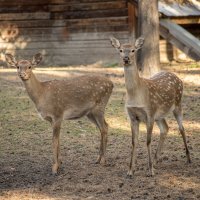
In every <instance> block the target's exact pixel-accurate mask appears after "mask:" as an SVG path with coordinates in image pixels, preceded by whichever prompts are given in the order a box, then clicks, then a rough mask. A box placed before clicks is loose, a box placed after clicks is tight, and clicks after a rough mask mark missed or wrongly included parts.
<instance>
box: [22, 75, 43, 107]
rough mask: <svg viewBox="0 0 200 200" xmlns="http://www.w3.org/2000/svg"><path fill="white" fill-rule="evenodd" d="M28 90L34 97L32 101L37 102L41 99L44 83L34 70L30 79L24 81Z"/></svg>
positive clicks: (31, 96)
mask: <svg viewBox="0 0 200 200" xmlns="http://www.w3.org/2000/svg"><path fill="white" fill-rule="evenodd" d="M23 83H24V85H25V87H26V90H27V92H28V94H29V96H30V98H31V99H32V101H33V102H34V103H35V104H37V103H38V101H39V98H40V96H41V94H42V84H41V82H40V81H38V79H37V78H36V77H35V75H34V74H33V72H31V76H30V78H29V79H28V80H25V81H23Z"/></svg>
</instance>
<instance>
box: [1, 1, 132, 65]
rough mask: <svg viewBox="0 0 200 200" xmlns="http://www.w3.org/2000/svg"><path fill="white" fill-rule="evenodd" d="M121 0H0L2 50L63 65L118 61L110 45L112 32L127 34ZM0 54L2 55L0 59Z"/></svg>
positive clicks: (125, 10)
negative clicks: (38, 55)
mask: <svg viewBox="0 0 200 200" xmlns="http://www.w3.org/2000/svg"><path fill="white" fill-rule="evenodd" d="M128 31H129V29H128V8H127V2H126V1H125V0H17V1H16V0H9V1H8V0H1V1H0V52H1V59H2V60H3V59H4V56H3V54H4V53H5V52H10V53H13V54H16V55H17V56H18V57H24V58H30V57H32V56H33V54H35V53H37V52H41V53H43V54H44V56H45V59H44V62H43V64H44V65H50V66H55V65H56V66H58V65H59V66H66V65H77V64H83V65H84V64H88V63H94V62H98V61H102V62H103V63H108V64H109V63H113V62H115V63H116V62H117V61H118V60H119V58H118V56H117V54H116V52H115V51H114V50H113V48H112V47H111V45H110V41H109V37H110V36H111V35H114V36H116V37H118V38H119V39H121V40H122V41H126V40H127V38H128ZM1 59H0V60H1Z"/></svg>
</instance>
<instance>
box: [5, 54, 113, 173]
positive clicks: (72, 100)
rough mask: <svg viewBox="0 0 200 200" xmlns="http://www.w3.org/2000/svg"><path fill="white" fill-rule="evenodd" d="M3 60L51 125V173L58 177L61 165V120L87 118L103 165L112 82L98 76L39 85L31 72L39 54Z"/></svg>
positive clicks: (39, 56) (10, 56)
mask: <svg viewBox="0 0 200 200" xmlns="http://www.w3.org/2000/svg"><path fill="white" fill-rule="evenodd" d="M5 57H6V62H7V63H8V64H9V65H11V66H14V67H16V68H17V72H18V76H19V77H20V78H21V80H22V82H23V83H24V85H25V87H26V90H27V92H28V95H29V97H30V98H31V99H32V101H33V102H34V104H35V106H36V108H37V111H38V112H39V114H40V115H41V116H42V118H43V119H45V120H47V121H49V122H50V123H51V125H52V128H53V160H54V164H53V166H52V173H53V174H57V171H58V168H59V166H60V164H61V159H60V141H59V135H60V127H61V123H62V121H63V119H67V120H73V119H78V118H80V117H83V116H87V117H88V119H89V120H90V121H91V122H93V123H94V124H95V125H96V126H97V127H98V128H99V130H100V132H101V142H100V152H99V157H98V159H97V163H102V164H104V163H105V151H106V145H107V132H108V125H107V123H106V121H105V118H104V111H105V107H106V105H107V103H108V100H109V97H110V95H111V93H112V89H113V83H112V82H111V81H110V80H108V79H107V78H105V77H103V76H97V75H83V76H80V77H75V78H69V79H67V80H53V81H46V82H40V81H39V80H38V79H37V78H36V77H35V75H34V73H33V71H32V69H33V67H34V66H36V65H38V64H39V63H40V61H41V60H42V55H41V54H40V53H38V54H36V55H35V56H34V57H33V59H32V61H29V60H19V61H17V60H16V59H15V57H13V56H12V55H11V54H6V55H5Z"/></svg>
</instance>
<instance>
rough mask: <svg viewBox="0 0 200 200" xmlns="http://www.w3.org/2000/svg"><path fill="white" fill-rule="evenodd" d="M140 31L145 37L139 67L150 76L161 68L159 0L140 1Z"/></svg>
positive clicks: (139, 54)
mask: <svg viewBox="0 0 200 200" xmlns="http://www.w3.org/2000/svg"><path fill="white" fill-rule="evenodd" d="M138 32H139V35H140V36H143V37H144V39H145V42H144V45H143V47H142V49H141V50H140V51H139V52H138V67H139V69H140V70H141V71H142V74H143V76H144V77H149V76H152V75H153V74H155V73H157V72H158V71H159V70H160V53H159V13H158V0H148V1H143V0H139V1H138Z"/></svg>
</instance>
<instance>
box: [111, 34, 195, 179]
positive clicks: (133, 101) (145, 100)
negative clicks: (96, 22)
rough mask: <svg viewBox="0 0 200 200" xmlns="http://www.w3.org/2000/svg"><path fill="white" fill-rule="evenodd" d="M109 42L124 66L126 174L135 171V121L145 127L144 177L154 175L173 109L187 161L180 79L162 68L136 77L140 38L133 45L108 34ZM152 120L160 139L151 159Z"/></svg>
mask: <svg viewBox="0 0 200 200" xmlns="http://www.w3.org/2000/svg"><path fill="white" fill-rule="evenodd" d="M110 41H111V44H112V46H113V47H114V48H115V49H116V50H117V51H118V52H119V55H120V60H121V62H122V65H123V68H124V77H125V87H126V102H125V107H126V111H127V114H128V117H129V119H130V126H131V132H132V150H131V159H130V164H129V170H128V172H127V176H128V177H130V178H131V177H133V174H134V172H135V168H136V161H137V155H136V148H137V145H138V135H139V124H140V123H141V122H144V123H145V125H146V130H147V141H146V144H147V151H148V168H149V172H148V176H154V175H155V172H154V164H156V163H157V162H158V159H159V157H160V154H161V151H162V148H163V144H164V141H165V139H166V136H167V133H168V130H169V127H168V124H167V122H166V119H165V118H166V115H167V114H168V113H169V112H173V114H174V117H175V119H176V121H177V123H178V127H179V131H180V133H181V136H182V138H183V142H184V146H185V150H186V157H187V162H188V163H191V159H190V152H189V149H188V147H187V142H186V135H185V130H184V126H183V123H182V95H183V83H182V81H181V80H180V79H179V78H178V77H177V76H176V75H175V74H174V73H171V72H165V71H161V72H158V73H157V74H155V75H153V76H152V77H150V78H143V77H141V76H140V73H139V70H138V67H137V62H136V53H137V51H138V50H139V49H141V48H142V46H143V44H144V38H143V37H139V38H137V39H136V40H135V42H134V44H131V43H125V44H120V41H119V40H118V39H116V38H114V37H110ZM155 122H156V124H157V125H158V127H159V129H160V139H159V142H158V146H157V149H156V153H155V157H154V160H152V150H151V137H152V131H153V127H154V123H155Z"/></svg>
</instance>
